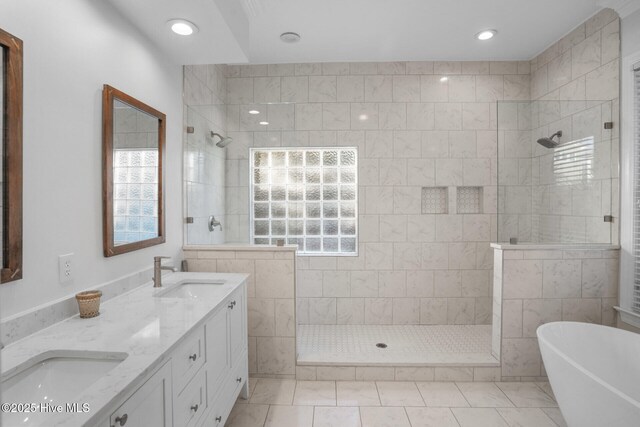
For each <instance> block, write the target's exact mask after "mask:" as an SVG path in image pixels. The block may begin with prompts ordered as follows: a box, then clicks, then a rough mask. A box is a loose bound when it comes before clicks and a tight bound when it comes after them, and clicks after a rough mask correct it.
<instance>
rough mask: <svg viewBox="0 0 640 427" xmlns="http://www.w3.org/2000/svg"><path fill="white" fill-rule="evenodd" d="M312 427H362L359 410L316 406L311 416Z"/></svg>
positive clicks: (355, 408) (356, 408) (346, 407)
mask: <svg viewBox="0 0 640 427" xmlns="http://www.w3.org/2000/svg"><path fill="white" fill-rule="evenodd" d="M313 427H362V424H361V423H360V408H358V407H353V406H344V407H338V408H334V407H331V406H318V407H316V408H315V411H314V415H313Z"/></svg>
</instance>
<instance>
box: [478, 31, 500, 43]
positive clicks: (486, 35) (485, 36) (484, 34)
mask: <svg viewBox="0 0 640 427" xmlns="http://www.w3.org/2000/svg"><path fill="white" fill-rule="evenodd" d="M496 34H498V32H497V31H496V30H483V31H480V32H479V33H478V34H476V38H477V39H478V40H482V41H484V40H489V39H492V38H493V36H495V35H496Z"/></svg>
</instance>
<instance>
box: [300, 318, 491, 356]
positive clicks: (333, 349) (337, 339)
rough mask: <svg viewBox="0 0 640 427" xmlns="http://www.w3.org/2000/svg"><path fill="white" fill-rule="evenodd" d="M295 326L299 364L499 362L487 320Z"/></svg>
mask: <svg viewBox="0 0 640 427" xmlns="http://www.w3.org/2000/svg"><path fill="white" fill-rule="evenodd" d="M297 332H298V334H297V340H298V347H297V351H298V364H299V365H330V364H348V365H364V366H372V365H393V366H400V365H419V366H424V365H425V364H429V365H431V366H437V365H446V366H452V365H456V364H463V365H465V366H468V365H470V364H473V365H475V366H494V365H497V364H498V361H497V360H496V359H495V358H494V357H493V356H492V355H491V325H298V331H297ZM377 343H385V344H387V347H386V348H384V349H381V348H378V347H376V344H377Z"/></svg>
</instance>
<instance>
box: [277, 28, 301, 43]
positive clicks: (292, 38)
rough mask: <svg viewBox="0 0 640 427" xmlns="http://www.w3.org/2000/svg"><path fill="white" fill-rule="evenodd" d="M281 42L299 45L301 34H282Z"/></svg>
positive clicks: (289, 32)
mask: <svg viewBox="0 0 640 427" xmlns="http://www.w3.org/2000/svg"><path fill="white" fill-rule="evenodd" d="M280 40H282V41H283V42H285V43H297V42H299V41H300V34H298V33H294V32H291V31H287V32H286V33H282V34H280Z"/></svg>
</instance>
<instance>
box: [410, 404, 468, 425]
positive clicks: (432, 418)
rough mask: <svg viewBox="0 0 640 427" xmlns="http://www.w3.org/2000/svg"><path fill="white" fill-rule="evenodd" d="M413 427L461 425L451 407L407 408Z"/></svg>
mask: <svg viewBox="0 0 640 427" xmlns="http://www.w3.org/2000/svg"><path fill="white" fill-rule="evenodd" d="M405 410H406V411H407V415H408V416H409V421H410V422H411V427H460V424H458V421H456V417H454V416H453V413H452V412H451V409H449V408H417V407H414V408H405Z"/></svg>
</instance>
